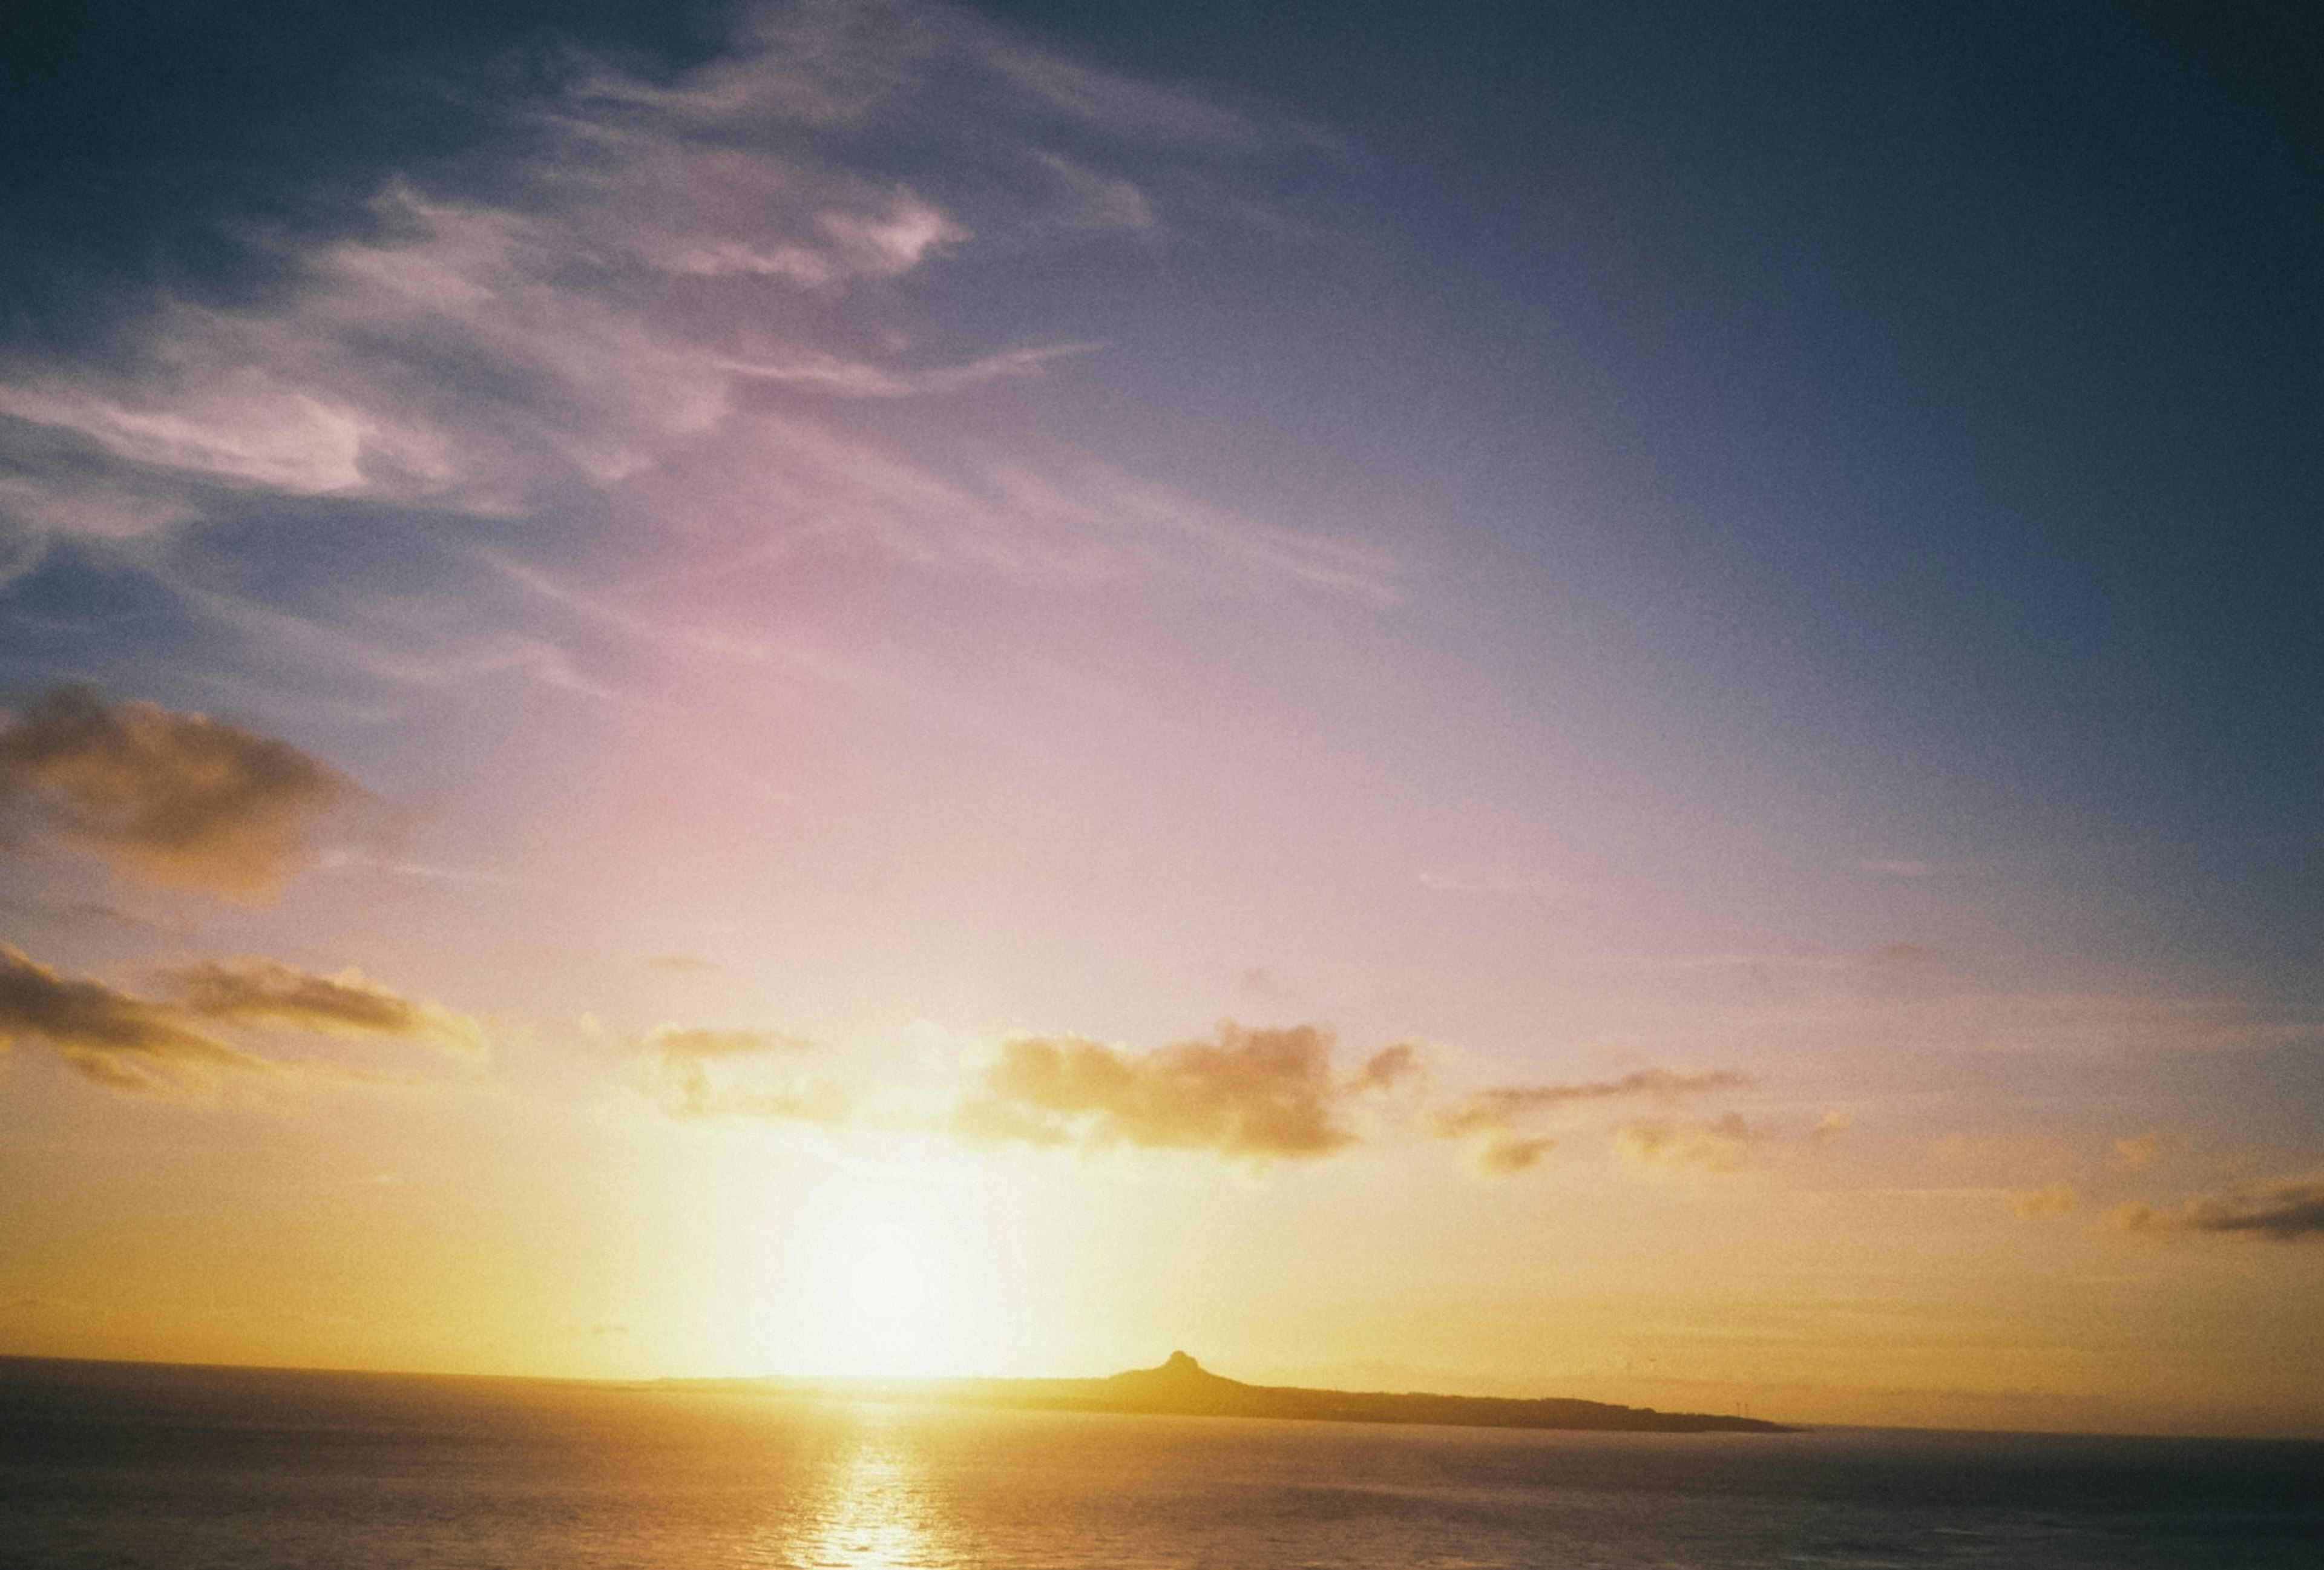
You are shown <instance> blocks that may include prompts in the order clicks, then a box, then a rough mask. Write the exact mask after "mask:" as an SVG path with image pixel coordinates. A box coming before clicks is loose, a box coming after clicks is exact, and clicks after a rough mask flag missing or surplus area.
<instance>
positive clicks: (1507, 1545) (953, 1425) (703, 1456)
mask: <svg viewBox="0 0 2324 1570" xmlns="http://www.w3.org/2000/svg"><path fill="white" fill-rule="evenodd" d="M0 1565H7V1566H10V1567H11V1570H14V1567H15V1566H38V1567H41V1570H51V1567H56V1570H64V1567H77V1566H106V1567H107V1570H149V1567H150V1570H210V1567H217V1570H290V1567H292V1566H296V1567H299V1570H326V1567H328V1570H341V1567H359V1566H360V1567H368V1566H407V1565H408V1566H413V1567H419V1566H428V1567H430V1570H470V1567H474V1570H483V1567H486V1566H490V1567H493V1570H531V1567H534V1566H539V1567H544V1570H549V1567H554V1570H567V1567H570V1570H595V1567H605V1570H612V1567H614V1566H622V1567H625V1570H724V1567H725V1566H742V1565H748V1566H766V1567H778V1566H800V1567H807V1566H852V1567H859V1570H871V1567H898V1570H900V1567H904V1566H955V1565H958V1566H972V1565H995V1566H1028V1567H1033V1566H1038V1567H1042V1570H1084V1567H1093V1566H1109V1567H1121V1570H1147V1567H1151V1570H1164V1567H1167V1570H1194V1567H1197V1566H1200V1567H1203V1570H1242V1567H1250V1570H1262V1567H1266V1570H1272V1567H1277V1566H1299V1565H1318V1566H1321V1565H1331V1566H1360V1567H1365V1570H1370V1567H1387V1566H1399V1567H1401V1566H1423V1565H1431V1566H1444V1567H1447V1570H1450V1567H1453V1566H1461V1567H1464V1570H1465V1567H1475V1566H1543V1567H1545V1570H1547V1567H1552V1566H1554V1567H1558V1570H1585V1567H1599V1566H1603V1567H1609V1570H1610V1567H1621V1570H1632V1567H1643V1566H1654V1567H1657V1570H1662V1567H1686V1570H1713V1567H1726V1566H1742V1565H1751V1566H1762V1565H1770V1566H1772V1565H1784V1566H1850V1567H1856V1566H1892V1565H1893V1566H1904V1565H1910V1566H1919V1565H1978V1566H2025V1567H2027V1570H2036V1567H2038V1570H2052V1567H2062V1566H2089V1567H2090V1570H2140V1567H2143V1566H2190V1567H2193V1566H2201V1567H2203V1570H2240V1567H2246V1566H2248V1567H2254V1570H2257V1567H2271V1570H2273V1567H2279V1566H2280V1567H2282V1570H2295V1567H2296V1570H2317V1567H2318V1566H2319V1565H2324V1445H2316V1444H2300V1443H2288V1442H2264V1441H2234V1440H2205V1439H2153V1438H2105V1437H2096V1436H2035V1435H2016V1434H1961V1433H1945V1432H1935V1431H1925V1430H1895V1429H1823V1430H1817V1431H1811V1432H1806V1433H1798V1434H1786V1435H1752V1434H1739V1435H1721V1434H1701V1435H1665V1434H1596V1433H1587V1434H1585V1433H1554V1432H1528V1431H1511V1430H1499V1429H1477V1428H1432V1427H1371V1426H1362V1425H1341V1424H1327V1423H1290V1422H1268V1421H1252V1420H1244V1419H1234V1418H1155V1417H1127V1416H1115V1415H1102V1414H1071V1413H1041V1412H976V1411H964V1410H958V1409H945V1408H925V1407H923V1408H914V1407H899V1406H884V1405H878V1404H871V1403H860V1404H859V1403H848V1402H815V1401H807V1400H801V1399H788V1398H783V1397H775V1396H762V1395H756V1394H746V1393H733V1392H721V1391H711V1390H687V1389H684V1388H671V1387H652V1386H621V1385H589V1384H567V1383H558V1382H551V1381H518V1380H470V1379H438V1378H429V1377H423V1376H416V1375H368V1374H329V1373H290V1372H279V1371H252V1370H230V1369H190V1368H154V1367H146V1366H139V1365H130V1364H104V1363H73V1362H42V1361H31V1360H10V1359H0Z"/></svg>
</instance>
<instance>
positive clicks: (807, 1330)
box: [768, 1172, 1000, 1378]
mask: <svg viewBox="0 0 2324 1570" xmlns="http://www.w3.org/2000/svg"><path fill="white" fill-rule="evenodd" d="M775 1285H776V1289H777V1296H778V1299H779V1302H778V1312H777V1313H776V1314H775V1315H774V1316H772V1318H771V1322H770V1325H769V1326H768V1329H769V1334H770V1340H771V1341H773V1343H774V1344H772V1345H770V1347H769V1348H768V1352H769V1353H770V1355H771V1357H772V1359H773V1361H775V1362H777V1363H778V1364H779V1365H780V1366H782V1367H784V1368H786V1369H788V1370H789V1371H795V1372H798V1373H807V1374H825V1375H850V1376H857V1377H880V1378H908V1377H913V1376H920V1375H941V1374H956V1373H969V1372H975V1371H980V1370H982V1369H983V1368H984V1367H986V1366H987V1365H988V1364H989V1363H990V1362H991V1359H992V1356H993V1353H994V1352H995V1350H996V1347H995V1339H996V1323H997V1319H998V1314H997V1303H998V1298H999V1295H1000V1293H999V1288H1000V1281H999V1279H998V1270H997V1265H996V1261H995V1259H994V1254H993V1250H992V1247H991V1239H990V1233H989V1230H988V1229H987V1228H986V1226H985V1225H984V1224H983V1216H982V1206H981V1205H979V1204H978V1203H977V1196H976V1195H975V1194H974V1193H973V1191H972V1190H969V1189H966V1188H964V1187H962V1186H960V1185H957V1184H948V1183H945V1182H941V1181H932V1180H929V1179H927V1178H925V1177H921V1176H918V1175H914V1174H908V1173H864V1172H849V1173H843V1174H839V1175H835V1178H834V1179H833V1180H832V1181H829V1182H827V1183H825V1185H823V1186H822V1187H820V1188H819V1189H818V1190H817V1192H816V1194H815V1195H814V1196H812V1198H811V1199H810V1200H809V1202H808V1203H807V1205H805V1206H804V1207H803V1208H802V1210H801V1212H800V1214H798V1218H797V1220H796V1222H795V1223H794V1224H793V1225H792V1227H791V1228H790V1231H789V1235H788V1237H787V1238H785V1239H784V1240H783V1243H782V1257H781V1261H780V1264H779V1271H778V1273H777V1277H776V1282H775Z"/></svg>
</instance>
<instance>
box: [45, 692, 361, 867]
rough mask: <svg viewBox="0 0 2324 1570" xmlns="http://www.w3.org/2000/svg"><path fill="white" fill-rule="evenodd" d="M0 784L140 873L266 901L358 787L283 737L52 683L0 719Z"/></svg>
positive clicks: (49, 823) (306, 860) (82, 844)
mask: <svg viewBox="0 0 2324 1570" xmlns="http://www.w3.org/2000/svg"><path fill="white" fill-rule="evenodd" d="M0 795H5V798H6V799H9V800H10V801H12V802H13V803H14V804H15V805H16V806H17V807H18V808H20V809H21V810H24V811H27V812H29V813H30V814H31V815H32V816H33V817H36V818H37V819H38V820H39V821H41V822H42V824H43V825H44V826H45V827H48V828H49V829H50V830H51V832H53V833H54V834H55V835H56V836H57V837H58V838H59V839H60V840H61V841H63V842H64V843H65V844H66V845H70V846H72V847H73V848H75V849H77V850H80V851H84V852H87V853H88V854H93V855H96V856H97V857H99V858H101V859H103V860H104V861H105V862H106V863H107V864H110V865H111V866H112V867H113V868H114V869H115V871H116V872H119V873H123V874H124V875H126V876H128V877H131V878H133V879H135V880H136V881H138V882H144V883H151V884H156V885H160V886H162V887H170V888H189V889H200V890H205V891H208V892H210V893H214V894H218V895H221V896H223V897H225V898H227V899H231V900H244V901H263V900H268V899H271V898H272V896H273V895H274V893H275V892H276V891H277V890H278V889H280V888H281V885H282V883H283V882H285V881H286V880H288V879H289V878H290V877H291V875H292V874H293V873H297V872H300V871H301V870H303V869H304V868H306V867H307V866H309V865H311V864H313V863H314V861H315V860H316V858H317V855H318V850H317V845H316V837H317V836H318V833H319V832H320V831H321V829H322V827H324V825H325V824H326V823H327V822H328V821H329V820H331V819H332V818H334V817H338V816H340V815H342V814H344V813H346V812H347V811H348V810H350V809H352V808H356V807H359V806H363V805H365V804H367V803H369V802H370V801H371V797H370V796H369V795H368V793H366V792H365V791H364V790H363V788H362V787H361V786H359V785H357V784H356V783H355V781H354V780H351V779H349V778H348V777H347V776H346V775H345V774H343V773H341V772H340V771H337V769H334V768H332V767H331V766H330V765H329V764H327V763H325V762H320V761H319V760H318V759H316V758H313V757H310V756H309V755H308V754H307V753H303V752H300V750H299V749H298V748H297V747H294V746H292V745H291V743H288V742H285V741H282V740H280V739H279V738H276V737H273V736H267V735H261V734H258V733H256V732H254V731H248V730H244V729H243V728H242V727H240V726H239V725H230V724H228V723H226V721H223V720H217V719H212V718H210V717H209V716H208V715H202V714H180V713H176V712H174V711H171V710H169V709H165V708H162V707H159V706H158V705H155V704H151V703H144V702H140V701H136V700H129V701H124V702H118V703H115V702H110V701H108V700H107V699H106V697H105V696H104V695H103V694H102V693H100V692H98V691H97V690H96V689H95V688H89V687H79V686H68V687H59V688H54V689H52V690H51V691H50V692H49V693H48V694H47V695H45V696H44V697H41V698H38V699H36V700H35V701H34V702H32V704H31V705H29V706H27V707H25V708H24V709H23V710H22V711H21V712H19V713H18V714H17V715H16V716H14V718H12V719H11V720H10V721H9V722H8V723H7V725H6V726H5V729H0Z"/></svg>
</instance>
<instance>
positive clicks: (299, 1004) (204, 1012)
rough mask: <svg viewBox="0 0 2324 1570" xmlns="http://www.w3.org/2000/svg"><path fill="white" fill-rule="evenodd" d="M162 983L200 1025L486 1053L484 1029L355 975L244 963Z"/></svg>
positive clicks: (184, 973)
mask: <svg viewBox="0 0 2324 1570" xmlns="http://www.w3.org/2000/svg"><path fill="white" fill-rule="evenodd" d="M170 980H171V984H172V989H173V991H174V992H175V994H176V998H177V1002H178V1006H179V1007H180V1009H182V1010H184V1011H186V1012H187V1013H189V1014H195V1015H198V1016H199V1017H201V1018H203V1019H205V1020H217V1021H226V1022H230V1023H234V1024H254V1025H272V1026H280V1027H288V1028H290V1029H293V1030H315V1031H319V1032H320V1033H322V1034H324V1035H327V1036H394V1037H400V1038H401V1039H405V1040H410V1041H418V1042H421V1043H423V1044H425V1045H427V1046H430V1047H434V1048H438V1050H440V1051H445V1052H450V1053H453V1054H455V1055H457V1056H462V1057H483V1056H484V1054H485V1052H486V1050H487V1048H486V1045H485V1041H484V1027H483V1026H482V1025H480V1024H479V1023H477V1021H475V1020H474V1019H472V1018H470V1017H469V1016H467V1015H466V1014H459V1013H455V1012H453V1011H451V1010H449V1009H446V1008H442V1007H439V1006H438V1005H437V1004H435V1003H430V1002H422V1001H420V1000H418V999H414V998H407V997H404V996H403V995H402V994H401V993H394V992H391V991H389V990H388V989H387V988H386V987H383V986H382V985H380V984H378V983H377V982H374V981H372V980H370V979H369V978H367V977H365V976H364V974H363V973H362V972H361V971H358V970H352V969H350V970H343V971H341V972H340V973H339V974H337V975H328V976H326V975H316V974H312V973H311V972H309V971H303V970H300V969H299V968H298V967H297V966H295V965H285V964H283V963H282V962H281V960H279V959H265V958H261V957H258V956H244V957H242V958H239V959H226V960H206V961H204V962H203V963H201V964H199V965H188V966H185V967H183V968H182V969H180V970H176V971H172V972H171V973H170Z"/></svg>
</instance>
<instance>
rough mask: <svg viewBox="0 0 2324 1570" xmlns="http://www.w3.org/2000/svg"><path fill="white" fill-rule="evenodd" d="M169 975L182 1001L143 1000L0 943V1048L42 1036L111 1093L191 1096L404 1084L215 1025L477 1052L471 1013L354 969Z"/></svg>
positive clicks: (205, 970) (479, 1037)
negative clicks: (261, 1088)
mask: <svg viewBox="0 0 2324 1570" xmlns="http://www.w3.org/2000/svg"><path fill="white" fill-rule="evenodd" d="M176 980H177V982H178V984H179V986H180V991H181V994H182V995H181V996H180V998H178V999H176V1000H171V1001H164V1000H156V999H152V998H142V997H139V996H137V995H135V994H134V993H125V992H122V991H120V990H119V989H117V988H115V987H110V986H107V985H106V984H104V983H103V982H98V981H91V980H88V979H86V978H73V977H68V976H64V975H61V974H59V973H58V972H56V971H55V970H52V969H51V968H50V967H49V966H47V965H42V964H41V963H40V962H39V961H38V960H35V959H32V957H30V956H27V955H26V954H25V953H24V952H23V950H22V949H19V948H15V947H11V946H9V945H6V944H0V1048H7V1047H10V1046H13V1045H14V1044H15V1043H16V1042H17V1041H19V1040H27V1039H30V1040H38V1041H42V1042H44V1043H45V1044H46V1045H48V1046H49V1047H51V1048H53V1049H54V1050H55V1051H56V1053H57V1054H58V1056H60V1057H62V1058H63V1059H64V1060H65V1061H66V1062H67V1063H69V1064H70V1065H71V1066H72V1067H74V1068H75V1069H76V1070H78V1072H79V1073H81V1074H83V1075H85V1076H88V1078H90V1079H93V1080H95V1081H96V1082H97V1083H98V1084H99V1085H106V1087H108V1088H110V1089H113V1090H117V1091H121V1092H124V1093H125V1094H132V1095H155V1096H170V1097H174V1098H177V1099H181V1100H195V1101H202V1100H208V1099H210V1098H212V1097H214V1096H215V1095H216V1094H217V1093H218V1092H219V1091H220V1090H221V1089H222V1088H224V1087H225V1086H226V1085H228V1084H230V1083H240V1084H245V1085H256V1084H259V1083H274V1084H281V1083H284V1082H286V1081H292V1080H330V1081H337V1082H341V1083H348V1084H370V1085H390V1084H401V1083H405V1081H403V1080H401V1079H399V1078H398V1077H396V1076H391V1075H384V1074H379V1073H374V1072H373V1071H371V1070H368V1069H364V1068H359V1067H353V1066H350V1065H347V1064H341V1063H331V1062H326V1061H318V1060H315V1059H284V1058H278V1057H262V1056H260V1055H259V1054H257V1053H254V1052H246V1051H244V1050H243V1049H241V1048H237V1047H231V1046H228V1045H226V1043H225V1042H222V1041H220V1040H218V1039H216V1038H215V1037H214V1036H213V1035H211V1034H210V1032H209V1030H208V1027H209V1026H211V1025H214V1024H242V1025H257V1026H262V1027H274V1028H280V1027H284V1026H289V1027H292V1028H295V1029H300V1030H317V1031H321V1032H324V1033H327V1034H333V1035H366V1036H394V1037H399V1038H403V1039H411V1040H418V1041H422V1042H425V1043H427V1044H428V1045H430V1046H434V1047H437V1048H439V1049H442V1050H447V1051H451V1052H455V1053H457V1054H460V1055H463V1056H468V1055H473V1054H477V1053H481V1052H482V1051H483V1050H484V1038H483V1033H482V1031H481V1030H479V1029H478V1028H477V1026H476V1023H475V1021H473V1020H469V1019H467V1018H466V1016H463V1015H458V1014H454V1013H452V1012H450V1011H448V1010H444V1009H438V1008H437V1007H436V1006H435V1005H433V1004H430V1003H417V1002H410V1000H407V999H404V998H401V997H399V996H397V995H396V994H395V993H390V992H388V991H387V990H386V989H384V988H383V987H379V986H377V985H375V984H373V983H370V982H367V981H364V979H363V978H362V977H361V975H360V974H357V973H355V972H352V971H350V972H346V973H344V974H341V975H339V976H337V977H336V978H331V977H324V976H316V975H309V974H307V973H306V972H304V971H301V970H298V969H295V968H293V967H292V966H290V965H282V964H280V963H279V962H277V961H274V960H269V959H239V960H232V961H227V962H226V963H224V964H218V965H196V966H193V967H190V968H189V969H187V970H184V971H180V972H178V973H176Z"/></svg>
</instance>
